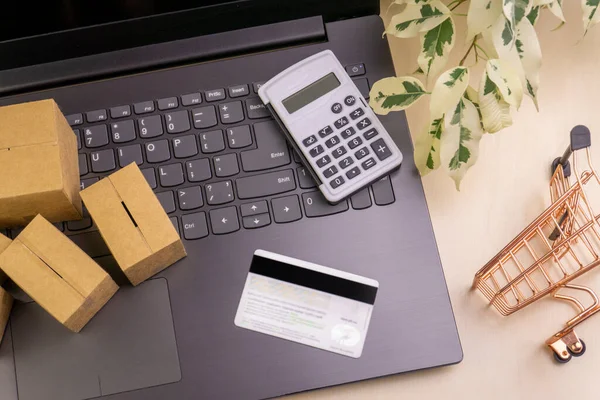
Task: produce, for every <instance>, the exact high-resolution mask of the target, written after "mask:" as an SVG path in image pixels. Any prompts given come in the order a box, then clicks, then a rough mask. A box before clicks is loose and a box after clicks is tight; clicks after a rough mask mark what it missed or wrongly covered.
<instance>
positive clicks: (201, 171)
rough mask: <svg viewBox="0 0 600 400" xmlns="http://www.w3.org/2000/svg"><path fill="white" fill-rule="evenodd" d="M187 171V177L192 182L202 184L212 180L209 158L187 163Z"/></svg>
mask: <svg viewBox="0 0 600 400" xmlns="http://www.w3.org/2000/svg"><path fill="white" fill-rule="evenodd" d="M185 169H186V170H187V177H188V181H190V182H202V181H205V180H207V179H210V178H212V174H211V172H210V161H209V160H208V158H202V159H200V160H194V161H188V162H186V163H185Z"/></svg>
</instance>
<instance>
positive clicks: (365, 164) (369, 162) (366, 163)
mask: <svg viewBox="0 0 600 400" xmlns="http://www.w3.org/2000/svg"><path fill="white" fill-rule="evenodd" d="M375 164H377V163H376V162H375V159H374V158H373V157H371V158H369V159H368V160H367V161H363V163H362V164H361V165H362V167H363V169H364V170H367V169H369V168H371V167H372V166H374V165H375Z"/></svg>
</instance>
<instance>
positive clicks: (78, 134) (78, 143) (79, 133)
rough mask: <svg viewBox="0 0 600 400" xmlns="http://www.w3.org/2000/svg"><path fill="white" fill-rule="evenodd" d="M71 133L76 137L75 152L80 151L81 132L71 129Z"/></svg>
mask: <svg viewBox="0 0 600 400" xmlns="http://www.w3.org/2000/svg"><path fill="white" fill-rule="evenodd" d="M73 133H74V134H75V136H76V137H77V150H81V131H80V130H79V129H73Z"/></svg>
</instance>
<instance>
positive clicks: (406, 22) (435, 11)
mask: <svg viewBox="0 0 600 400" xmlns="http://www.w3.org/2000/svg"><path fill="white" fill-rule="evenodd" d="M449 15H450V10H449V9H448V7H446V6H445V5H444V4H443V3H442V2H441V1H440V0H432V1H430V2H426V3H425V4H416V3H415V4H407V5H406V8H405V9H404V10H403V11H402V12H400V13H398V14H396V15H394V16H393V17H392V19H391V20H390V24H389V25H388V27H387V29H386V33H387V34H390V35H394V36H397V37H400V38H409V37H414V36H417V35H418V34H419V33H422V32H427V31H429V30H431V29H433V28H435V27H436V26H438V25H439V24H441V23H442V22H444V20H446V19H447V18H448V17H449Z"/></svg>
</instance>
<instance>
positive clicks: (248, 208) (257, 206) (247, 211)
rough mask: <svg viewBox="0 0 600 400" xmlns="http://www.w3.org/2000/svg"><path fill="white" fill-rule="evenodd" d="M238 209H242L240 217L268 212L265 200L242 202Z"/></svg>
mask: <svg viewBox="0 0 600 400" xmlns="http://www.w3.org/2000/svg"><path fill="white" fill-rule="evenodd" d="M240 209H241V211H242V217H249V216H251V215H258V214H264V213H268V212H269V207H268V206H267V201H266V200H260V201H255V202H253V203H246V204H242V205H241V207H240Z"/></svg>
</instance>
